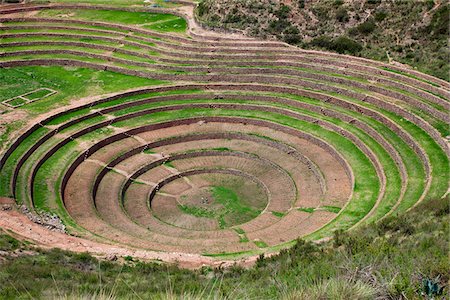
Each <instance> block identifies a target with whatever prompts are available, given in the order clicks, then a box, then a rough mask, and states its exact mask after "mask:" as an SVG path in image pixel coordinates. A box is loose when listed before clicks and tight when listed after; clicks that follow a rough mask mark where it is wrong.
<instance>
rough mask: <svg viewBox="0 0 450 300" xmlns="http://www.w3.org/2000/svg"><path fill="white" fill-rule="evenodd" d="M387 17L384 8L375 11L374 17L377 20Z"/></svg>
mask: <svg viewBox="0 0 450 300" xmlns="http://www.w3.org/2000/svg"><path fill="white" fill-rule="evenodd" d="M386 17H387V12H386V11H384V10H379V11H377V12H376V13H375V16H374V19H375V21H377V22H381V21H383V20H384V19H386Z"/></svg>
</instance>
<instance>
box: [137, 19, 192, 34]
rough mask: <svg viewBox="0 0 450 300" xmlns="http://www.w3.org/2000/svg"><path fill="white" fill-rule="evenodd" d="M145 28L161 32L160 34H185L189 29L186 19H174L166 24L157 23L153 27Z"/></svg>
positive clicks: (147, 26) (146, 26)
mask: <svg viewBox="0 0 450 300" xmlns="http://www.w3.org/2000/svg"><path fill="white" fill-rule="evenodd" d="M144 28H147V29H151V30H155V31H160V32H179V33H183V32H185V31H186V29H187V24H186V21H185V20H184V19H181V18H179V19H174V20H169V21H165V22H160V23H155V24H152V25H145V26H144Z"/></svg>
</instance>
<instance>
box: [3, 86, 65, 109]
mask: <svg viewBox="0 0 450 300" xmlns="http://www.w3.org/2000/svg"><path fill="white" fill-rule="evenodd" d="M43 90H46V91H49V93H48V94H46V95H44V96H42V97H40V98H35V99H29V98H27V97H26V96H27V95H31V94H33V93H35V92H39V91H43ZM57 93H58V92H57V91H55V90H52V89H49V88H38V89H35V90H33V91H31V92H28V93H25V94H22V95H19V96H15V97H13V98H9V99H6V100H4V101H2V104H4V105H6V106H7V107H10V108H17V107H21V106H22V105H25V104H28V103H32V102H34V101H37V100H41V99H44V98H47V97H50V96H52V95H54V94H57ZM17 98H21V99H23V100H24V101H25V102H24V103H22V104H19V105H12V104H10V103H8V102H11V101H13V100H15V99H17Z"/></svg>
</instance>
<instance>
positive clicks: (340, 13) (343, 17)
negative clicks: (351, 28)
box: [336, 7, 349, 23]
mask: <svg viewBox="0 0 450 300" xmlns="http://www.w3.org/2000/svg"><path fill="white" fill-rule="evenodd" d="M336 19H337V20H338V21H339V22H343V23H344V22H348V20H349V17H348V13H347V9H345V7H340V8H339V9H338V10H337V11H336Z"/></svg>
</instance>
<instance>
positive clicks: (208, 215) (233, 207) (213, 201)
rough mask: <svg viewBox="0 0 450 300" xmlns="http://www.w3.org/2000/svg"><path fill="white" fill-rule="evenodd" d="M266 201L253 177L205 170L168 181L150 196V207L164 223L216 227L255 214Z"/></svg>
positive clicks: (235, 222)
mask: <svg viewBox="0 0 450 300" xmlns="http://www.w3.org/2000/svg"><path fill="white" fill-rule="evenodd" d="M180 191H181V192H180ZM268 202H269V197H268V195H267V192H266V190H265V188H264V187H263V184H262V183H260V182H258V181H257V180H256V179H255V178H252V177H250V176H248V175H247V176H240V175H237V174H214V173H209V174H199V175H192V176H186V177H182V178H177V179H176V180H174V181H172V182H170V183H168V184H167V185H165V186H163V187H162V188H161V189H160V190H159V193H158V194H156V195H155V197H154V198H153V199H152V200H151V207H152V210H153V213H154V215H155V217H157V218H158V219H160V220H161V221H163V222H166V223H168V224H171V225H174V226H177V227H182V228H186V229H193V230H218V229H225V228H229V227H233V226H237V225H240V224H243V223H246V222H248V221H250V220H252V219H254V218H256V217H257V216H259V215H260V214H261V212H262V211H263V210H264V209H265V208H266V207H267V205H268Z"/></svg>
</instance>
